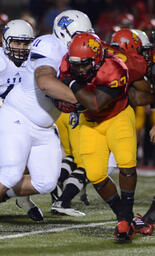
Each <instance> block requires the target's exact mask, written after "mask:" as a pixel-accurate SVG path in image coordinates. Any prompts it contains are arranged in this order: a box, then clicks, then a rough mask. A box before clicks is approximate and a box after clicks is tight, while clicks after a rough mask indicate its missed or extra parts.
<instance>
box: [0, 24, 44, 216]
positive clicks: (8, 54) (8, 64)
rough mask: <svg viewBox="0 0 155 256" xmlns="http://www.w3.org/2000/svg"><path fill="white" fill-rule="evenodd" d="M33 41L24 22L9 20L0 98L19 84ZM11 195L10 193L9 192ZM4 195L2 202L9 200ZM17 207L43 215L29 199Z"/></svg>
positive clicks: (4, 35) (2, 55)
mask: <svg viewBox="0 0 155 256" xmlns="http://www.w3.org/2000/svg"><path fill="white" fill-rule="evenodd" d="M33 39H34V34H33V30H32V27H31V26H30V25H29V24H28V23H27V22H25V21H24V20H21V19H18V20H11V21H9V22H8V23H7V24H6V25H5V28H3V30H2V48H0V63H1V64H0V65H1V68H0V98H1V102H3V101H4V99H5V97H6V95H7V94H8V93H9V92H10V91H11V90H12V88H13V87H14V86H16V84H18V83H21V73H22V72H23V70H24V69H25V65H26V61H27V58H28V54H29V49H30V44H31V43H32V41H33ZM10 193H11V192H10ZM10 193H8V194H6V196H5V198H3V201H5V200H6V199H8V198H9V195H10ZM16 204H17V206H18V207H20V208H22V209H23V210H25V211H26V213H27V214H28V216H29V217H30V218H31V219H33V220H35V221H40V220H42V219H43V215H42V213H41V211H40V209H39V208H38V207H37V206H36V205H35V203H34V202H33V201H32V200H31V199H30V197H23V198H17V200H16Z"/></svg>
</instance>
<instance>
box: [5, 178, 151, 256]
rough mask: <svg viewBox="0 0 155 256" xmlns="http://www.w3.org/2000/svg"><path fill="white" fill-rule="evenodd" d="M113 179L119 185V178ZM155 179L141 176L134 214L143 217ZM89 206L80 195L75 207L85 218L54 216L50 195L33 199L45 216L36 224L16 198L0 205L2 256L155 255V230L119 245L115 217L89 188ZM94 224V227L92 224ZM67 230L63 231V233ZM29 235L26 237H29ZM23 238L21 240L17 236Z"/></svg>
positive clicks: (76, 199) (73, 204)
mask: <svg viewBox="0 0 155 256" xmlns="http://www.w3.org/2000/svg"><path fill="white" fill-rule="evenodd" d="M112 178H113V179H114V180H115V181H116V183H118V175H117V174H113V175H112ZM154 179H155V177H154V176H149V177H145V176H138V183H137V189H136V197H135V205H134V212H135V214H136V213H137V212H140V213H141V214H144V213H145V212H146V210H147V209H148V207H149V205H150V203H151V201H152V198H153V196H154V194H153V193H154ZM87 193H88V198H89V200H90V205H89V206H85V205H84V204H83V203H82V202H81V201H80V200H79V196H77V197H76V198H75V199H74V200H73V202H72V207H74V208H76V209H78V210H81V211H83V212H85V213H86V216H85V217H68V216H55V215H52V214H51V213H50V207H51V198H50V195H37V196H33V200H34V201H35V203H37V204H38V205H39V207H40V208H41V209H42V211H43V213H44V221H43V222H42V223H35V222H33V221H31V220H30V219H29V218H28V217H27V215H26V214H25V213H24V212H23V211H22V210H21V209H19V208H18V207H17V206H16V205H15V199H10V200H8V201H7V202H6V203H3V204H1V205H0V206H1V219H0V220H1V221H0V255H2V256H3V255H4V256H7V255H8V256H9V255H10V256H24V255H30V256H49V255H55V256H104V255H105V256H110V255H114V256H118V255H119V256H122V255H123V256H133V255H136V256H138V255H140V256H143V255H145V256H147V255H149V256H152V255H155V246H154V245H155V231H154V233H153V234H152V236H143V235H140V234H136V235H135V236H134V238H133V240H132V241H131V242H127V243H118V242H116V241H115V239H114V237H113V231H114V227H115V225H116V223H117V222H116V219H115V215H114V214H113V213H112V212H111V210H110V208H109V207H108V206H107V205H106V204H105V203H104V202H103V201H102V199H101V198H100V197H99V196H98V195H97V194H96V191H95V190H94V189H93V187H92V185H91V184H89V185H88V187H87ZM92 223H93V224H92ZM62 228H64V230H62ZM25 233H26V234H27V235H26V234H25ZM20 235H23V236H22V237H18V236H20Z"/></svg>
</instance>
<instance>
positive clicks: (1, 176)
mask: <svg viewBox="0 0 155 256" xmlns="http://www.w3.org/2000/svg"><path fill="white" fill-rule="evenodd" d="M22 176H23V172H21V171H20V170H19V169H17V168H15V167H5V168H4V167H2V168H1V173H0V183H2V184H3V185H4V186H6V187H7V188H12V187H14V186H15V185H16V184H17V183H18V182H19V181H20V180H21V179H22Z"/></svg>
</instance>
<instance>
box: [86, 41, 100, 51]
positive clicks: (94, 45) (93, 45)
mask: <svg viewBox="0 0 155 256" xmlns="http://www.w3.org/2000/svg"><path fill="white" fill-rule="evenodd" d="M88 46H89V47H90V48H91V50H92V51H93V52H95V53H98V54H99V53H100V44H99V42H97V41H95V40H94V39H89V42H88Z"/></svg>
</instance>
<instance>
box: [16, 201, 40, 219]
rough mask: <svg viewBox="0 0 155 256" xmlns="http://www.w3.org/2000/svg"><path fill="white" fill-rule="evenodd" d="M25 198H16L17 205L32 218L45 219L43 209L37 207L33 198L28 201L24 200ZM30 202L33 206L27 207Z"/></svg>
mask: <svg viewBox="0 0 155 256" xmlns="http://www.w3.org/2000/svg"><path fill="white" fill-rule="evenodd" d="M23 199H24V198H22V199H21V200H20V199H19V198H18V199H16V205H17V206H18V207H19V208H20V209H23V210H24V211H25V212H26V213H27V215H28V217H29V218H30V219H32V220H34V221H42V220H43V214H42V211H41V210H40V208H39V207H37V206H36V205H35V203H34V202H33V201H32V200H30V199H28V201H26V200H23ZM28 203H31V207H30V206H29V209H28V208H25V205H26V207H28V206H27V204H28ZM25 209H27V210H25Z"/></svg>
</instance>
